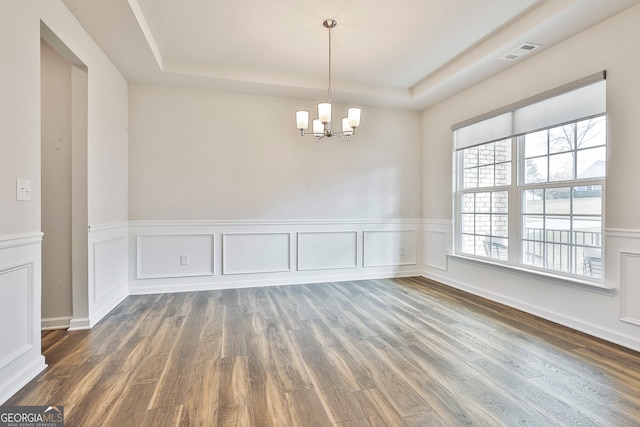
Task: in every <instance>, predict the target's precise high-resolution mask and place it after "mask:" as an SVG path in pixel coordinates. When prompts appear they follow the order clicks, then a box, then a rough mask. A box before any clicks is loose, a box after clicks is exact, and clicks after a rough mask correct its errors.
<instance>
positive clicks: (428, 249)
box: [423, 220, 453, 271]
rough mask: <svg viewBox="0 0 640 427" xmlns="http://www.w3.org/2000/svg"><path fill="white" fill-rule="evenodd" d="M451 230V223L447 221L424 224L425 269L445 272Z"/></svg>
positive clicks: (426, 222)
mask: <svg viewBox="0 0 640 427" xmlns="http://www.w3.org/2000/svg"><path fill="white" fill-rule="evenodd" d="M452 228H453V225H452V222H451V221H447V220H436V221H433V220H432V221H425V222H424V248H423V251H424V265H425V267H430V268H437V269H439V270H444V271H446V270H447V261H448V255H449V253H450V252H451V246H452V245H451V242H452Z"/></svg>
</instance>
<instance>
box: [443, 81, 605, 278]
mask: <svg viewBox="0 0 640 427" xmlns="http://www.w3.org/2000/svg"><path fill="white" fill-rule="evenodd" d="M604 77H605V73H604V72H602V73H598V74H597V75H593V76H589V77H587V78H585V79H582V80H580V81H578V82H574V83H571V84H569V85H566V86H563V87H561V88H558V89H554V90H553V91H550V92H547V93H545V94H541V95H538V96H536V97H534V98H531V99H528V100H524V101H522V102H519V103H516V104H514V105H511V106H508V107H505V108H503V109H500V110H498V111H495V112H492V113H489V114H487V115H484V116H482V117H479V118H476V119H472V120H469V121H467V122H464V123H461V124H459V125H454V127H453V130H454V140H455V164H456V182H455V189H454V190H455V218H454V223H455V236H456V241H455V248H456V249H455V251H456V253H457V254H458V255H463V256H471V257H474V258H478V259H486V260H487V261H493V262H499V263H504V264H511V265H516V266H519V267H524V268H528V269H535V270H547V271H549V272H553V273H557V274H562V275H570V276H578V277H582V278H587V279H594V280H599V279H601V278H602V259H603V256H602V247H603V239H602V232H603V223H604V222H603V206H604V188H605V185H604V184H605V177H606V151H607V150H606V145H607V119H606V110H605V105H606V86H605V79H604Z"/></svg>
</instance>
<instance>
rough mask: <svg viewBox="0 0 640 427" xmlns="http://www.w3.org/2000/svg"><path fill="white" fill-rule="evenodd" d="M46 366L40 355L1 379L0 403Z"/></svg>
mask: <svg viewBox="0 0 640 427" xmlns="http://www.w3.org/2000/svg"><path fill="white" fill-rule="evenodd" d="M46 368H47V364H46V363H45V361H44V356H40V357H38V358H36V359H35V360H34V361H33V362H32V363H30V364H29V365H27V366H26V367H24V369H22V370H21V371H19V372H16V373H15V374H14V375H13V376H12V377H10V378H8V379H6V380H5V379H3V381H2V384H0V405H3V404H4V403H5V402H6V401H7V400H9V399H10V398H11V397H12V396H13V395H14V394H16V393H17V392H18V391H20V389H22V387H24V386H26V385H27V384H29V382H30V381H31V380H32V379H34V378H35V377H37V376H38V375H40V373H41V372H42V371H44V370H45V369H46Z"/></svg>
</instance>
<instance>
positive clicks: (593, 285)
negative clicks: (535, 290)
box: [448, 254, 616, 295]
mask: <svg viewBox="0 0 640 427" xmlns="http://www.w3.org/2000/svg"><path fill="white" fill-rule="evenodd" d="M448 256H449V257H451V258H455V259H457V260H460V261H464V262H469V263H471V264H476V265H481V266H483V267H488V268H492V269H494V270H498V271H503V272H507V271H508V272H511V273H515V274H519V275H522V276H526V277H531V278H536V279H542V280H545V281H548V282H551V283H554V284H559V285H564V286H571V287H574V288H579V289H585V290H590V291H595V292H599V293H604V294H607V295H613V294H614V292H615V290H616V287H612V286H607V285H606V284H605V283H604V281H592V280H583V279H580V278H577V277H569V276H563V275H560V274H554V273H551V272H547V271H542V270H536V269H533V268H526V267H522V266H515V265H510V264H503V263H500V262H495V261H488V260H486V259H484V258H475V257H471V256H466V255H459V254H449V255H448Z"/></svg>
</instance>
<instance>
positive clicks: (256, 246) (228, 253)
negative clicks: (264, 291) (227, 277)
mask: <svg viewBox="0 0 640 427" xmlns="http://www.w3.org/2000/svg"><path fill="white" fill-rule="evenodd" d="M283 271H291V233H268V232H262V233H224V234H222V274H254V273H279V272H283Z"/></svg>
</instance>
